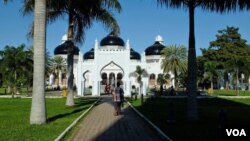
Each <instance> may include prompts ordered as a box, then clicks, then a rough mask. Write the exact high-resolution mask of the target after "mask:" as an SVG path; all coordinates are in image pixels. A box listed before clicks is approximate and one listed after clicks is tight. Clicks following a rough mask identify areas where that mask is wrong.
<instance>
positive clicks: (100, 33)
mask: <svg viewBox="0 0 250 141" xmlns="http://www.w3.org/2000/svg"><path fill="white" fill-rule="evenodd" d="M120 2H121V4H122V7H123V10H122V12H121V13H120V14H115V17H116V19H117V20H118V23H119V25H120V28H121V34H120V37H121V38H122V39H123V40H124V42H126V40H127V39H129V40H130V45H131V46H132V47H133V48H134V49H135V50H136V51H138V52H140V53H142V52H143V51H144V50H145V49H146V48H147V47H148V46H150V45H152V44H153V43H154V40H155V37H156V36H157V35H161V36H162V37H163V39H164V43H165V44H166V45H173V44H177V45H184V46H186V47H188V26H189V25H188V22H189V21H188V20H189V19H188V12H187V10H184V9H167V8H165V7H159V6H157V3H156V0H121V1H120ZM21 6H22V4H21V2H20V1H14V2H13V1H12V2H11V3H9V4H7V5H4V4H3V3H2V2H1V3H0V19H1V26H0V50H2V49H3V48H4V47H5V46H6V45H12V46H18V45H20V44H22V43H24V44H26V45H27V46H31V45H32V40H27V38H26V33H27V30H29V26H30V24H31V22H32V20H33V16H32V15H30V16H25V17H23V15H22V13H20V9H21ZM195 20H196V22H195V26H196V27H195V36H196V52H197V55H201V52H200V48H207V47H208V46H209V42H210V41H213V40H215V39H216V37H215V36H216V34H217V33H218V30H221V29H225V28H226V27H227V26H234V27H238V28H239V32H240V34H241V35H242V38H243V39H246V40H247V41H248V43H249V44H250V28H249V26H250V11H246V12H237V13H230V14H223V15H222V14H218V13H211V12H207V11H203V10H199V9H197V10H196V15H195ZM66 31H67V18H66V17H65V19H61V20H59V21H57V22H55V23H52V24H49V25H48V27H47V43H46V45H47V49H48V50H49V52H50V54H51V55H53V52H54V49H55V47H56V46H57V45H59V44H60V42H61V38H62V36H63V35H64V34H65V33H66ZM108 33H109V32H108V31H107V30H105V29H104V28H103V26H102V24H100V23H95V24H94V25H93V26H92V28H91V29H89V30H87V31H86V39H85V42H84V43H83V44H82V45H77V46H78V47H79V48H80V50H81V51H82V52H83V53H84V52H86V51H88V50H89V49H90V48H92V47H93V45H94V41H95V39H97V40H98V41H99V42H100V40H101V39H102V38H104V37H105V36H107V35H108Z"/></svg>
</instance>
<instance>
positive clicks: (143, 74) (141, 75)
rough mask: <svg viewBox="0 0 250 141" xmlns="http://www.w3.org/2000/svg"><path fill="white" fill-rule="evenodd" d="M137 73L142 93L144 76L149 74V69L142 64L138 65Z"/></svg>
mask: <svg viewBox="0 0 250 141" xmlns="http://www.w3.org/2000/svg"><path fill="white" fill-rule="evenodd" d="M135 73H136V75H137V82H138V83H139V85H140V89H139V94H142V77H143V76H146V75H147V71H146V70H145V69H142V68H141V67H140V66H136V70H135Z"/></svg>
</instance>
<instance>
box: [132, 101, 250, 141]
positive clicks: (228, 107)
mask: <svg viewBox="0 0 250 141" xmlns="http://www.w3.org/2000/svg"><path fill="white" fill-rule="evenodd" d="M130 102H131V103H132V105H134V106H135V108H137V109H138V110H139V111H140V112H141V113H143V114H144V115H145V116H146V117H148V118H149V119H150V120H151V121H152V122H153V123H155V124H156V125H157V126H158V127H159V128H161V129H162V130H163V131H164V132H165V133H166V134H167V135H168V136H169V137H170V138H172V139H173V140H175V141H183V140H192V141H200V140H202V141H217V140H221V139H220V138H221V137H220V129H219V110H220V109H224V110H225V111H226V113H227V123H228V124H236V125H238V124H247V125H250V99H220V98H210V99H198V106H199V109H198V110H199V121H197V122H193V123H190V122H188V121H187V120H186V115H187V114H186V103H187V101H186V99H185V98H183V99H163V98H156V99H154V100H150V99H147V100H145V102H144V105H143V106H141V102H140V100H137V101H131V100H130ZM171 102H173V103H174V105H172V106H171V105H170V103H171ZM170 107H172V108H170ZM171 110H172V111H171ZM171 112H172V113H174V114H171V115H172V116H173V117H174V119H175V122H174V123H170V122H168V119H169V118H170V113H171ZM224 121H225V120H224Z"/></svg>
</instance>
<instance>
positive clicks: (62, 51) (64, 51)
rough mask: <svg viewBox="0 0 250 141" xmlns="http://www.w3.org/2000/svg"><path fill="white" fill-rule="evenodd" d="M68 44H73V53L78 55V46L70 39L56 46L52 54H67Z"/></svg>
mask: <svg viewBox="0 0 250 141" xmlns="http://www.w3.org/2000/svg"><path fill="white" fill-rule="evenodd" d="M68 46H74V55H79V51H80V50H79V48H78V47H76V46H75V45H74V43H73V42H72V41H65V42H64V43H63V44H61V45H59V46H57V47H56V48H55V50H54V55H64V54H67V50H68V48H67V47H68Z"/></svg>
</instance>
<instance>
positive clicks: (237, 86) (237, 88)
mask: <svg viewBox="0 0 250 141" xmlns="http://www.w3.org/2000/svg"><path fill="white" fill-rule="evenodd" d="M235 90H236V95H239V69H238V68H237V69H236V87H235Z"/></svg>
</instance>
